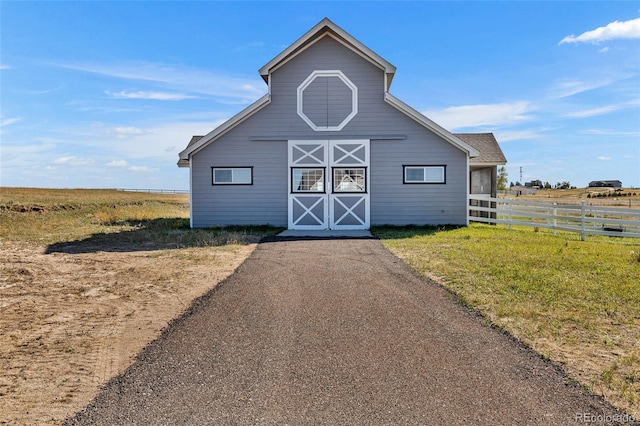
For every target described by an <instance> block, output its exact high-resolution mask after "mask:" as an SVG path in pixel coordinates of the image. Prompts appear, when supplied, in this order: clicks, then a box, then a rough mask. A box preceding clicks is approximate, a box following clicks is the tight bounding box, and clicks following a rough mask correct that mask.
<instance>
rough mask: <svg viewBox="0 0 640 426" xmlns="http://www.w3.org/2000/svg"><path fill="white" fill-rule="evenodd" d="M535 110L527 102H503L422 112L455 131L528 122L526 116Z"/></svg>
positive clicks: (528, 116)
mask: <svg viewBox="0 0 640 426" xmlns="http://www.w3.org/2000/svg"><path fill="white" fill-rule="evenodd" d="M534 109H535V107H533V106H532V105H531V104H530V103H529V102H526V101H517V102H505V103H499V104H486V105H463V106H455V107H449V108H445V109H443V110H431V111H424V112H423V114H424V115H426V116H427V117H429V118H430V119H432V120H433V121H435V122H436V123H438V124H440V125H441V126H443V127H445V128H447V129H451V130H455V129H461V128H469V127H480V126H501V125H507V124H515V123H520V122H522V121H526V120H530V119H531V118H532V116H530V115H527V113H528V112H531V111H533V110H534Z"/></svg>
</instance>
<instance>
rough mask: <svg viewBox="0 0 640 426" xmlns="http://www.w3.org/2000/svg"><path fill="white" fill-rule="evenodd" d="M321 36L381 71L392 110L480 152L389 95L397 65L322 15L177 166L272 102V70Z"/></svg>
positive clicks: (195, 140)
mask: <svg viewBox="0 0 640 426" xmlns="http://www.w3.org/2000/svg"><path fill="white" fill-rule="evenodd" d="M324 37H331V38H333V39H334V40H336V41H337V42H339V43H341V44H342V45H344V46H345V47H347V48H348V49H350V50H351V51H352V52H354V53H355V54H357V55H359V56H361V57H362V58H364V59H365V60H367V61H369V62H370V63H372V64H373V65H374V66H376V67H378V68H379V69H380V70H381V71H383V72H384V77H385V78H384V81H385V82H384V84H385V87H384V100H385V102H387V103H388V104H389V105H391V106H393V107H394V108H395V109H397V110H398V111H400V112H401V113H403V114H405V115H406V116H407V117H409V118H411V119H412V120H414V121H415V122H417V123H418V124H420V125H422V126H423V127H425V128H427V129H428V130H430V131H431V132H433V133H435V134H437V135H438V136H440V137H441V138H442V139H444V140H445V141H447V142H449V143H450V144H452V145H453V146H455V147H456V148H458V149H460V150H461V151H463V152H466V153H467V155H468V156H469V157H470V158H474V157H477V156H478V155H480V152H479V151H478V149H476V148H475V147H474V146H472V145H471V144H469V143H467V142H466V141H465V140H463V139H461V138H459V137H457V136H455V135H454V134H452V133H451V132H449V131H448V130H446V129H444V128H443V127H441V126H439V125H438V124H436V123H435V122H433V121H432V120H430V119H429V118H427V117H425V116H424V115H422V114H421V113H420V112H418V111H416V110H415V109H413V108H412V107H410V106H409V105H407V104H405V103H404V102H402V101H400V100H399V99H398V98H396V97H395V96H393V95H391V94H390V93H389V91H388V90H389V87H390V85H391V81H392V80H393V77H394V75H395V72H396V67H395V66H393V65H392V64H391V63H389V62H388V61H386V60H385V59H384V58H382V57H381V56H379V55H378V54H376V53H375V52H374V51H372V50H371V49H369V48H368V47H366V46H365V45H364V44H362V43H360V42H359V41H358V40H356V39H355V38H354V37H353V36H351V35H350V34H348V33H347V32H346V31H344V30H343V29H342V28H340V27H339V26H337V25H336V24H334V23H333V22H332V21H331V20H330V19H328V18H324V19H323V20H322V21H320V22H319V23H318V24H317V25H315V26H314V27H313V28H311V29H310V30H309V31H307V32H306V33H305V34H304V35H303V36H302V37H300V38H299V39H298V40H296V41H295V42H294V43H293V44H292V45H291V46H289V47H287V48H286V49H285V50H283V51H282V52H281V53H280V54H278V55H277V56H276V57H275V58H273V59H272V60H271V61H269V62H268V63H267V64H265V65H264V66H263V67H262V68H260V70H259V72H260V75H261V76H262V78H263V79H264V80H265V82H266V83H267V85H268V86H269V92H268V93H267V94H265V95H264V96H263V97H261V98H260V99H258V100H257V101H255V102H254V103H253V104H251V105H249V106H248V107H247V108H245V109H244V110H242V111H240V112H239V113H238V114H236V115H235V116H233V117H231V118H230V119H229V120H227V121H226V122H225V123H223V124H222V125H220V126H219V127H217V128H215V129H214V130H212V131H211V132H209V133H208V134H207V135H205V136H203V137H194V138H192V139H191V141H190V142H189V144H188V145H187V147H186V148H185V149H184V150H183V151H182V152H180V154H179V156H180V160H179V161H178V166H180V167H189V158H190V157H191V155H193V154H195V153H196V152H198V151H199V150H201V149H203V148H204V147H206V146H208V145H209V144H210V143H212V142H214V141H215V140H216V139H218V138H219V137H221V136H222V135H224V134H225V133H227V132H228V131H229V130H231V129H233V128H234V127H235V126H237V125H239V124H240V123H242V122H243V121H244V120H246V119H247V118H249V117H251V116H252V115H253V114H255V113H256V112H258V111H259V110H261V109H262V108H264V107H265V106H267V105H269V103H270V102H271V87H270V78H271V77H270V76H271V73H273V72H274V71H276V70H277V69H278V68H280V67H282V66H284V65H286V63H287V62H289V61H290V60H291V59H293V58H295V57H296V56H297V55H299V54H300V53H301V52H303V51H305V50H306V49H307V48H309V47H310V46H312V45H313V44H315V43H316V42H318V41H319V40H322V39H323V38H324Z"/></svg>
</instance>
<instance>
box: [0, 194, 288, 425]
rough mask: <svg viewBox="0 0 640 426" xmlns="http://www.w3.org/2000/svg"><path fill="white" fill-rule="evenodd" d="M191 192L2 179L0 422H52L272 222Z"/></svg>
mask: <svg viewBox="0 0 640 426" xmlns="http://www.w3.org/2000/svg"><path fill="white" fill-rule="evenodd" d="M188 214H189V208H188V196H187V195H160V194H141V193H127V192H121V191H105V190H43V189H29V188H0V330H2V332H1V333H0V424H10V425H32V424H60V423H61V422H62V421H63V420H64V419H65V418H66V417H67V416H70V415H72V414H73V413H74V412H75V411H77V410H80V409H82V408H83V407H84V406H85V405H86V404H88V403H89V402H90V401H91V400H92V399H93V397H94V396H95V395H96V394H97V392H98V391H99V389H100V388H101V386H103V385H104V384H105V383H106V382H107V381H108V380H109V379H110V378H111V377H113V376H114V375H116V374H118V373H120V372H122V371H124V370H125V369H126V368H127V367H128V366H129V365H130V364H131V363H132V362H133V361H134V360H135V357H136V355H137V354H138V353H139V352H140V351H141V350H142V348H144V347H145V346H146V345H147V344H148V343H149V342H151V341H152V340H153V339H155V338H156V337H157V336H158V335H159V333H160V331H161V330H162V329H163V328H164V327H166V325H167V324H168V322H169V321H171V320H172V319H173V318H176V317H177V316H179V315H180V314H181V313H182V312H184V310H185V309H187V308H188V307H189V306H190V305H191V303H192V302H193V300H194V299H196V298H197V297H199V296H202V295H204V294H205V293H207V292H208V291H209V290H211V289H213V288H214V287H215V286H216V285H217V284H218V283H219V282H220V281H222V280H223V279H224V278H226V277H227V276H228V275H229V274H231V273H232V272H233V271H234V270H235V269H236V268H237V267H238V266H239V265H240V263H242V262H243V261H244V259H246V258H247V257H248V256H249V254H250V253H251V252H252V250H253V248H254V247H255V244H256V242H257V241H259V239H260V238H261V237H262V236H264V235H268V234H272V233H273V232H275V231H276V230H274V229H269V228H257V229H243V228H238V229H225V230H221V229H211V230H190V229H188V219H187V218H188Z"/></svg>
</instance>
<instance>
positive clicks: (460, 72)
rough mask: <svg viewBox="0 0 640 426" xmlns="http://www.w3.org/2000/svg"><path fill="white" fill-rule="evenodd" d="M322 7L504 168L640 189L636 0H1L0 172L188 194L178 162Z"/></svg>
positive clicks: (430, 109) (442, 120) (33, 179)
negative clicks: (474, 135) (489, 139)
mask: <svg viewBox="0 0 640 426" xmlns="http://www.w3.org/2000/svg"><path fill="white" fill-rule="evenodd" d="M324 17H329V18H330V19H331V20H333V21H334V22H335V23H336V24H337V25H339V26H341V27H342V28H343V29H344V30H346V31H347V32H349V33H350V34H351V35H353V36H354V37H355V38H357V39H358V40H360V41H361V42H362V43H364V44H365V45H366V46H368V47H369V48H371V49H372V50H373V51H375V52H376V53H378V54H379V55H380V56H382V57H383V58H385V59H386V60H388V61H389V62H391V63H392V64H394V65H395V66H396V67H397V73H396V76H395V78H394V80H393V84H392V86H391V89H390V92H391V93H392V94H394V95H395V96H396V97H398V98H400V99H401V100H402V101H404V102H406V103H408V104H409V105H411V106H412V107H414V108H415V109H417V110H419V111H421V112H423V113H424V114H425V115H427V116H428V117H429V118H431V119H432V120H434V121H436V122H437V123H439V124H440V125H442V126H443V127H445V128H447V129H449V130H451V131H452V132H460V133H462V132H493V133H494V134H495V135H496V137H497V139H498V141H499V142H500V145H501V147H502V149H503V151H504V152H505V155H506V156H507V159H508V164H507V171H508V173H509V180H510V181H513V182H515V181H518V180H520V171H519V168H520V167H522V169H523V175H522V177H523V179H522V180H523V181H529V180H532V179H540V180H542V181H549V182H550V183H551V184H552V185H553V184H555V183H556V182H562V181H569V182H570V183H571V184H572V185H575V186H578V187H584V186H586V185H587V184H588V182H589V181H590V180H596V179H619V180H621V181H622V182H623V184H624V186H635V187H640V3H638V2H635V1H624V2H596V1H591V2H411V1H407V2H206V1H200V2H120V1H113V2H17V1H16V2H12V1H1V2H0V19H1V22H0V24H1V26H0V31H1V34H0V35H1V42H0V43H1V45H0V47H1V50H0V89H1V92H0V138H1V139H0V142H1V145H0V150H1V151H0V159H1V163H0V166H1V170H0V185H2V186H32V187H68V188H145V189H146V188H154V189H187V188H188V172H187V170H186V169H179V168H178V167H177V166H176V162H177V160H178V152H179V151H181V150H182V149H184V147H185V146H186V144H187V142H188V141H189V139H190V137H191V135H198V134H206V133H208V132H209V131H210V130H212V129H213V128H215V127H216V126H217V125H219V124H220V123H222V122H223V121H224V120H225V119H227V118H229V117H231V116H232V115H234V114H235V113H237V112H238V111H240V110H241V109H243V108H244V107H245V106H247V105H248V104H250V103H251V102H252V101H254V100H256V99H258V98H259V97H260V96H262V95H263V94H264V93H266V91H267V87H266V85H265V83H264V82H263V80H262V79H261V78H260V76H259V75H258V69H259V68H260V67H261V66H262V65H264V64H265V63H267V62H268V61H269V60H271V59H272V58H273V57H274V56H276V55H277V54H278V53H280V51H282V50H283V49H285V48H286V47H287V46H288V45H290V44H291V43H293V42H294V41H295V40H296V39H297V38H298V37H300V36H301V35H302V34H304V33H305V32H306V31H307V30H309V29H310V28H311V27H312V26H314V25H315V24H316V23H318V22H319V21H320V20H321V19H322V18H324Z"/></svg>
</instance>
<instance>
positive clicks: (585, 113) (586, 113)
mask: <svg viewBox="0 0 640 426" xmlns="http://www.w3.org/2000/svg"><path fill="white" fill-rule="evenodd" d="M638 105H640V99H638V100H634V101H630V102H624V103H621V104H613V105H605V106H602V107H599V108H592V109H586V110H582V111H576V112H572V113H569V114H567V115H566V117H570V118H587V117H595V116H597V115H605V114H609V113H610V112H614V111H618V110H621V109H625V108H632V107H635V106H638Z"/></svg>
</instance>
